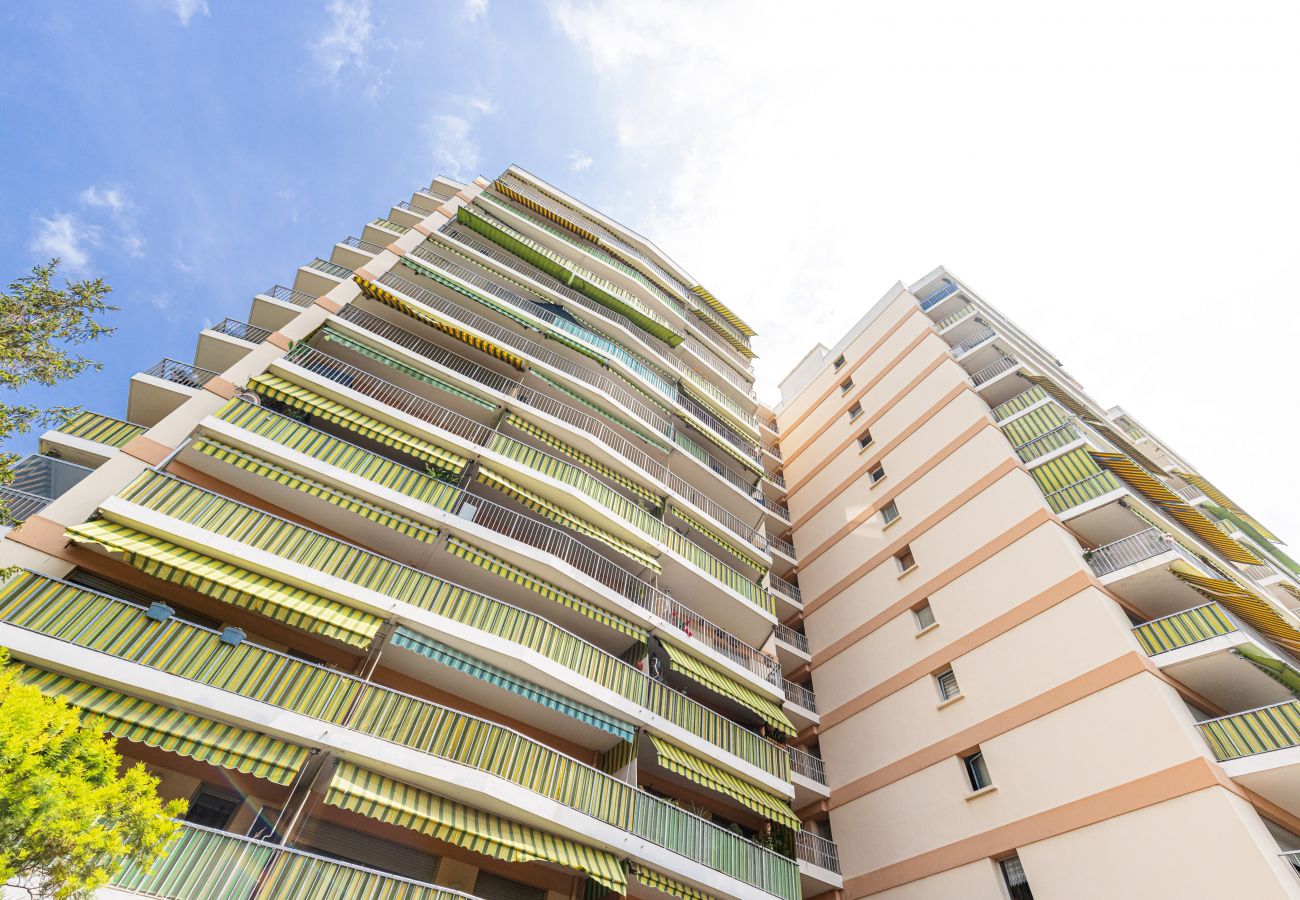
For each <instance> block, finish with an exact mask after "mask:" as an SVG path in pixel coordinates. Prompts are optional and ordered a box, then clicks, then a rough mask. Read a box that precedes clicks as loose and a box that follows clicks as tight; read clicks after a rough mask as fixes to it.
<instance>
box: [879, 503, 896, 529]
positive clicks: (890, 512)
mask: <svg viewBox="0 0 1300 900" xmlns="http://www.w3.org/2000/svg"><path fill="white" fill-rule="evenodd" d="M880 518H881V519H883V520H884V523H885V524H886V525H888V524H889V523H890V522H892V521H894V520H895V519H897V518H898V504H897V503H895V502H894V501H893V500H890V501H889V502H888V503H886V504H885V506H884V508H883V509H881V510H880Z"/></svg>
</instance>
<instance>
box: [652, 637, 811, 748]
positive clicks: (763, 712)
mask: <svg viewBox="0 0 1300 900" xmlns="http://www.w3.org/2000/svg"><path fill="white" fill-rule="evenodd" d="M660 643H661V644H662V645H663V648H664V650H665V651H667V653H668V664H669V666H671V667H672V669H673V671H674V672H679V673H681V674H682V675H685V676H686V677H687V678H690V679H691V680H692V681H694V682H695V683H697V684H700V685H703V686H704V687H706V688H708V689H709V690H711V691H714V692H715V693H718V694H721V695H722V696H724V697H727V698H729V699H731V700H734V701H735V702H737V703H739V704H740V705H741V706H743V707H745V708H746V709H749V710H751V711H753V712H754V713H755V714H757V715H758V717H759V718H760V719H762V720H763V721H764V722H766V723H767V724H768V725H771V726H772V727H773V728H775V729H776V730H777V731H779V732H780V733H781V734H798V733H799V729H798V728H795V727H794V723H793V722H791V721H790V719H789V718H788V717H787V716H786V714H785V713H784V712H783V711H782V709H781V707H779V706H777V705H776V704H775V703H774V702H772V701H771V700H769V699H767V698H766V697H764V696H762V695H760V694H758V693H757V692H755V691H752V690H750V689H749V688H747V687H745V686H744V685H743V684H741V683H739V682H738V681H736V680H735V679H733V678H732V677H731V676H730V675H723V674H722V673H721V672H719V671H718V670H717V669H715V668H713V667H712V666H710V665H707V664H706V663H703V662H700V661H699V660H698V659H696V658H695V657H693V656H691V655H690V654H689V653H687V652H685V651H684V650H679V649H677V648H676V647H674V646H673V645H672V644H670V643H668V642H667V641H660Z"/></svg>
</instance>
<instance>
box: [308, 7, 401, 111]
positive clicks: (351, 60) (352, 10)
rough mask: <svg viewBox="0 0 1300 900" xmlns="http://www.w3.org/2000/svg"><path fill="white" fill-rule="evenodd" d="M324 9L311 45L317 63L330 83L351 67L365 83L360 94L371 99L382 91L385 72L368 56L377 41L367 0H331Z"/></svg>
mask: <svg viewBox="0 0 1300 900" xmlns="http://www.w3.org/2000/svg"><path fill="white" fill-rule="evenodd" d="M325 12H326V14H327V15H328V25H327V27H326V30H325V32H324V33H323V34H322V35H321V36H320V38H319V39H317V41H316V42H315V43H314V44H312V45H311V52H312V56H313V57H314V58H315V60H316V63H317V65H319V66H320V67H321V69H322V70H323V71H324V72H325V75H326V77H327V78H328V79H329V80H330V82H331V83H334V84H337V83H338V80H339V76H340V75H341V74H342V73H343V70H344V69H348V68H351V69H353V70H355V71H356V73H357V75H358V76H359V78H360V80H361V82H362V83H364V84H365V85H366V87H365V91H364V93H365V94H366V96H367V97H369V98H370V99H371V100H374V99H375V98H377V97H378V96H379V95H380V94H382V93H383V91H384V79H385V77H387V74H388V71H387V70H382V71H381V70H380V69H379V68H378V67H377V66H376V65H375V64H374V61H373V59H372V56H373V53H374V50H375V49H376V48H377V47H380V46H381V42H379V41H378V39H377V38H376V36H375V23H374V22H373V21H372V20H371V17H370V0H331V2H330V3H329V5H327V6H326V7H325ZM382 46H388V47H391V45H388V44H382Z"/></svg>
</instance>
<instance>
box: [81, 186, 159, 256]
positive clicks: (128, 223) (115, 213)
mask: <svg viewBox="0 0 1300 900" xmlns="http://www.w3.org/2000/svg"><path fill="white" fill-rule="evenodd" d="M78 199H79V200H80V201H81V204H82V205H83V206H85V207H88V208H90V209H93V210H103V211H104V212H105V213H106V214H107V215H108V217H109V219H110V220H111V222H112V224H113V226H114V231H115V232H116V234H115V236H114V243H115V245H116V246H117V248H118V249H120V250H122V251H123V252H125V253H126V254H127V255H128V256H133V257H141V256H144V248H145V241H144V238H143V237H142V236H141V235H140V232H139V227H138V216H137V210H136V206H135V203H134V202H132V200H131V198H130V195H128V194H127V192H126V190H124V189H123V188H120V187H115V186H110V187H99V186H97V185H93V184H92V185H91V186H90V187H88V188H86V189H85V190H84V191H82V192H81V193H80V194H79V195H78Z"/></svg>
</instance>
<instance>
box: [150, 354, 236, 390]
mask: <svg viewBox="0 0 1300 900" xmlns="http://www.w3.org/2000/svg"><path fill="white" fill-rule="evenodd" d="M140 374H141V375H151V376H153V377H154V378H161V379H162V380H163V381H170V382H172V383H173V384H179V385H181V386H182V387H187V388H193V389H194V390H199V389H201V388H202V387H203V385H205V384H207V383H208V382H209V381H211V380H212V379H214V378H216V377H217V373H216V372H214V371H212V370H211V369H204V368H202V367H201V366H192V365H190V364H189V363H183V362H180V361H178V360H175V359H170V358H168V357H163V358H162V359H160V360H159V361H158V362H156V363H154V364H153V365H152V366H150V367H149V368H148V369H146V370H145V371H143V372H141V373H140Z"/></svg>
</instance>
